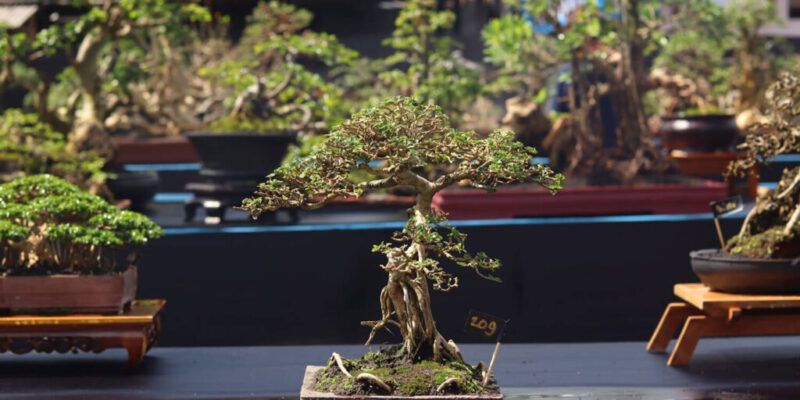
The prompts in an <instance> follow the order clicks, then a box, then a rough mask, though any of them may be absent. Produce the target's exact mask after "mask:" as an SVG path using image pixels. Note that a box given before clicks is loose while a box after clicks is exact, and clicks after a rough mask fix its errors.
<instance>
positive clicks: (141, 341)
mask: <svg viewBox="0 0 800 400" xmlns="http://www.w3.org/2000/svg"><path fill="white" fill-rule="evenodd" d="M122 346H123V347H125V350H127V351H128V363H127V364H126V365H125V368H127V369H131V368H133V367H135V366H137V365H139V363H140V362H142V360H143V359H144V354H145V353H146V352H147V335H145V334H144V332H136V333H133V334H131V335H128V336H125V337H124V338H123V339H122Z"/></svg>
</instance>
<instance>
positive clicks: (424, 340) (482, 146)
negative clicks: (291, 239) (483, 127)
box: [240, 98, 564, 362]
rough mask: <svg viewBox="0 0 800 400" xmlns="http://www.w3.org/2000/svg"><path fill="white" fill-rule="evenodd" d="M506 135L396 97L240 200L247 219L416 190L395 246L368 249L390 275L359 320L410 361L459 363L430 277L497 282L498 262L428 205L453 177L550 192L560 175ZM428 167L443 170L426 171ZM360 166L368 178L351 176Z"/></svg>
mask: <svg viewBox="0 0 800 400" xmlns="http://www.w3.org/2000/svg"><path fill="white" fill-rule="evenodd" d="M513 137H514V134H513V132H508V131H495V132H494V133H492V134H491V135H489V136H488V137H486V138H481V137H478V136H477V135H475V134H474V133H472V132H462V131H459V130H456V129H453V128H451V127H450V122H449V120H448V118H447V117H446V116H445V115H444V114H443V113H442V111H441V110H440V109H439V108H438V107H436V106H434V105H426V104H421V103H419V102H417V101H415V100H412V99H409V98H395V99H391V100H387V101H384V102H383V103H382V104H381V105H379V106H376V107H374V108H370V109H367V110H364V111H361V112H359V113H357V114H355V115H353V116H352V118H351V119H349V120H347V121H344V122H342V123H340V124H339V125H338V126H336V127H335V128H334V129H333V131H332V132H331V133H330V135H329V136H328V137H327V138H326V139H325V140H324V141H323V142H322V143H321V144H320V145H319V146H318V147H316V148H315V149H314V150H313V151H312V152H311V153H310V154H309V155H308V156H307V157H305V158H302V159H300V160H299V161H298V162H296V163H294V164H291V165H285V166H283V167H281V168H279V169H277V170H276V171H275V172H274V173H272V174H271V175H269V176H268V177H267V180H266V182H264V183H262V184H260V185H259V187H258V189H257V190H256V192H255V195H254V196H253V197H251V198H248V199H245V200H244V201H243V203H242V206H241V207H240V208H241V209H243V210H247V211H249V212H250V213H251V214H252V215H253V216H258V215H259V214H261V213H262V212H266V211H274V210H277V209H279V208H285V207H301V208H305V209H317V208H320V207H322V206H324V205H325V204H327V203H328V202H330V201H332V200H334V199H336V198H338V197H348V196H351V197H358V196H361V195H362V194H364V193H365V192H367V191H370V190H376V189H382V188H389V187H394V186H401V185H402V186H407V187H409V188H411V189H412V190H413V191H414V192H415V193H416V196H417V202H416V205H415V206H414V207H412V208H411V209H410V210H409V220H408V223H407V224H406V227H405V228H404V229H403V230H402V231H399V232H395V233H394V235H393V237H392V239H393V240H394V241H395V242H396V243H395V244H390V243H381V244H379V245H376V246H375V247H374V249H373V251H375V252H380V253H383V254H385V255H386V257H387V260H386V263H385V264H384V265H382V266H381V268H383V269H384V270H385V271H386V272H387V273H388V275H389V280H388V282H387V283H386V286H385V287H384V288H383V290H382V291H381V294H380V306H381V318H380V319H379V320H376V321H365V322H362V324H363V325H365V326H368V327H370V328H371V329H372V331H371V333H370V335H369V339H368V340H367V344H369V343H371V342H372V340H373V338H374V337H375V334H376V333H377V332H378V331H380V330H382V329H384V328H388V327H390V326H395V327H397V328H398V329H399V330H400V333H401V334H402V337H403V343H402V354H403V355H404V356H405V357H408V358H409V359H412V360H419V359H429V360H433V361H436V362H445V361H463V358H462V356H461V352H460V351H459V349H458V347H457V346H456V345H455V343H454V342H453V341H448V340H446V339H445V338H444V337H443V336H442V335H441V334H440V333H439V331H438V330H437V328H436V322H435V321H434V318H433V314H432V312H431V298H430V293H429V287H428V285H429V282H430V283H431V284H432V287H433V289H435V290H440V291H445V292H446V291H448V290H450V289H452V288H454V287H456V286H458V278H457V277H456V276H454V275H453V274H451V273H450V272H448V271H446V270H445V268H444V267H443V265H442V263H441V261H444V260H448V261H451V262H454V263H455V264H457V265H459V266H461V267H464V268H468V269H471V270H473V271H475V272H476V273H477V274H478V275H479V276H481V277H483V278H486V279H490V280H498V278H496V277H495V276H494V275H493V273H494V272H495V271H496V270H497V269H498V268H499V267H500V261H498V260H497V259H494V258H490V257H488V256H487V255H486V254H484V253H475V254H473V253H470V252H468V251H467V249H466V247H465V239H466V235H464V234H463V233H461V232H459V231H458V230H456V229H455V228H453V227H451V226H449V225H448V224H447V221H446V219H445V216H443V215H441V214H438V213H437V212H436V211H434V210H433V209H432V208H431V200H432V198H433V196H434V194H436V193H437V192H438V191H440V190H442V189H444V188H446V187H448V186H450V185H453V184H456V183H460V184H463V185H469V186H472V187H475V188H479V189H484V190H487V191H490V192H491V191H493V190H495V188H496V187H497V186H498V185H501V184H505V183H510V182H516V181H527V182H535V183H537V184H539V185H541V186H543V187H545V188H548V189H550V190H551V191H552V192H553V193H555V192H556V191H557V190H558V189H560V188H561V187H562V184H563V180H564V179H563V176H561V175H560V174H556V173H554V172H553V171H552V170H550V169H549V168H548V167H546V166H542V165H537V164H534V163H533V162H532V159H533V156H534V155H535V154H536V151H535V150H534V149H533V148H530V147H525V146H524V145H522V143H519V142H517V141H515V140H514V139H513ZM431 167H436V168H435V170H436V171H441V172H439V173H438V174H437V175H435V176H434V178H435V179H433V178H431V176H430V175H428V173H427V172H426V171H427V170H429V169H430V168H431ZM355 170H364V171H366V172H368V173H369V174H370V175H371V176H372V177H373V178H374V179H370V180H366V181H363V180H362V181H357V180H356V179H355V178H353V177H354V176H355V175H353V174H352V172H353V171H355Z"/></svg>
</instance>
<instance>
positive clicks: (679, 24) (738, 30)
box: [651, 0, 794, 125]
mask: <svg viewBox="0 0 800 400" xmlns="http://www.w3.org/2000/svg"><path fill="white" fill-rule="evenodd" d="M670 8H671V15H672V17H671V18H670V24H669V25H670V27H671V28H670V31H668V32H667V36H668V39H667V40H665V44H664V46H663V47H662V48H661V50H660V51H659V54H658V55H657V56H656V58H655V59H654V61H653V63H654V67H655V69H654V71H653V73H652V74H651V83H652V84H653V85H654V86H655V87H656V88H657V90H655V91H653V92H651V93H652V100H654V101H655V102H656V103H658V105H659V110H658V111H659V113H660V114H661V115H673V114H676V113H690V114H691V113H700V114H708V113H720V112H722V113H732V114H741V113H745V114H744V115H746V117H747V118H746V119H747V120H750V119H752V118H751V116H750V114H752V113H753V112H754V111H757V110H758V108H759V107H760V105H761V104H760V103H761V101H762V99H763V98H764V96H763V95H764V92H765V90H766V88H767V86H768V85H769V84H770V83H771V82H773V81H774V80H775V79H776V78H777V76H778V73H779V71H780V70H785V69H787V68H788V67H789V64H790V63H791V62H792V61H793V58H794V57H790V56H789V54H791V53H792V51H791V49H790V48H788V47H787V46H786V43H785V42H784V41H782V40H780V39H779V38H770V37H766V36H763V35H761V34H760V33H759V32H760V31H761V29H762V28H763V27H764V26H766V25H768V24H777V23H780V22H782V21H781V20H780V18H779V17H778V15H777V12H776V9H775V5H774V4H773V2H771V1H760V0H734V1H730V2H728V3H726V4H725V5H724V6H720V5H717V4H716V3H715V2H713V1H711V0H700V1H691V2H672V3H670ZM745 122H746V121H745ZM745 125H746V124H745Z"/></svg>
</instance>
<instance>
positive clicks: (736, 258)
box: [689, 248, 800, 265]
mask: <svg viewBox="0 0 800 400" xmlns="http://www.w3.org/2000/svg"><path fill="white" fill-rule="evenodd" d="M721 251H722V249H718V248H711V249H699V250H692V251H690V252H689V258H690V259H692V260H704V261H722V262H726V263H738V264H744V263H760V264H792V265H800V257H798V258H769V259H766V258H752V257H746V256H740V255H737V254H727V255H726V256H725V257H717V256H716V255H717V254H719V253H720V252H721Z"/></svg>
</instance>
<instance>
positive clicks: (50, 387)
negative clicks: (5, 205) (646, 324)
mask: <svg viewBox="0 0 800 400" xmlns="http://www.w3.org/2000/svg"><path fill="white" fill-rule="evenodd" d="M461 348H462V351H463V352H464V354H465V355H466V357H467V358H468V360H469V361H471V362H477V361H478V360H483V361H488V360H487V359H488V358H489V357H490V356H491V352H492V348H493V345H490V344H487V345H474V344H472V345H462V346H461ZM332 351H337V352H339V353H341V354H342V355H344V356H345V357H354V356H358V355H360V354H361V353H362V352H363V351H364V348H363V347H362V346H354V345H322V346H283V347H277V346H276V347H182V348H179V347H174V348H158V347H156V348H154V349H153V350H152V351H151V352H150V353H149V354H148V356H147V358H146V359H145V361H144V363H143V364H142V365H140V366H139V368H137V369H135V370H133V371H129V372H126V371H124V370H123V369H122V366H123V364H124V359H125V354H124V353H123V352H122V351H117V350H111V351H107V352H105V353H102V354H76V355H72V354H69V355H60V354H28V355H24V356H17V355H9V354H4V355H0V398H4V399H5V398H13V399H17V398H20V399H44V398H54V399H187V398H210V399H242V398H295V397H297V396H298V393H299V389H300V384H301V381H302V377H303V371H304V369H305V366H306V365H308V364H321V363H324V362H325V361H326V360H327V359H328V357H329V356H330V354H331V352H332ZM496 373H497V376H498V379H499V381H500V384H501V387H502V390H503V392H504V394H505V395H506V398H514V399H517V398H519V399H533V398H536V399H539V398H579V399H595V398H597V399H717V398H719V399H751V398H756V399H765V398H770V399H771V398H786V399H791V398H799V397H800V339H798V338H797V337H770V338H734V339H704V340H701V342H700V344H699V346H698V348H697V352H696V353H695V356H694V359H693V360H692V363H691V364H690V366H689V367H686V368H671V367H667V366H666V355H665V354H663V353H653V354H651V353H647V352H646V351H645V343H643V342H618V343H572V344H509V345H504V346H503V347H501V349H500V355H499V358H498V361H497V365H496Z"/></svg>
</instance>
